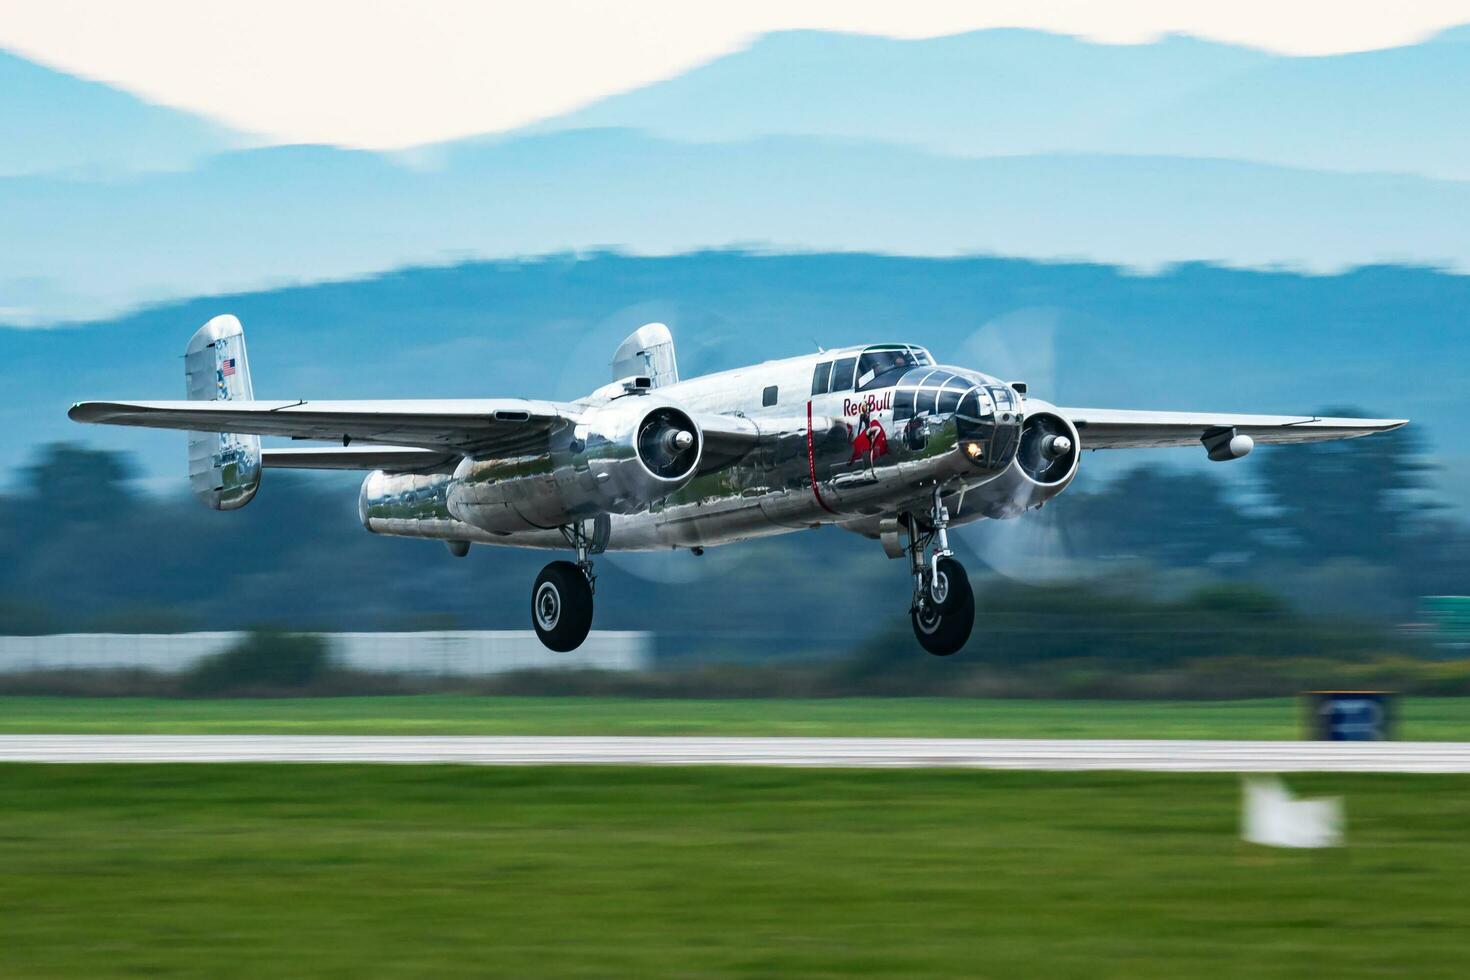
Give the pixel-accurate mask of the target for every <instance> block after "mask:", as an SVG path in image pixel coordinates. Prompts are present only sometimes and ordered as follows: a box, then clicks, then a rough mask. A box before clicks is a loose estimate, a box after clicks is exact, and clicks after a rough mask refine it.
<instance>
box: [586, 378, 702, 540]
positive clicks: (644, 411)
mask: <svg viewBox="0 0 1470 980" xmlns="http://www.w3.org/2000/svg"><path fill="white" fill-rule="evenodd" d="M567 451H568V453H569V454H570V456H571V471H572V473H571V475H572V480H571V486H570V487H568V488H567V489H568V490H569V491H570V492H569V493H567V496H568V497H569V498H570V499H568V500H567V503H568V504H571V505H573V506H579V505H582V504H584V503H592V504H594V505H595V506H596V507H597V508H598V509H600V510H606V511H609V512H611V513H614V514H636V513H638V512H640V511H643V510H647V509H648V507H649V505H650V504H652V503H653V502H654V501H656V500H660V499H662V498H664V497H667V496H668V495H669V494H671V493H673V492H674V491H676V490H679V489H681V488H682V487H684V486H686V485H687V484H688V483H689V481H690V480H692V479H694V475H695V474H696V473H697V472H699V461H700V458H701V457H702V456H703V454H704V433H703V432H702V431H700V428H699V424H698V423H697V422H695V421H694V419H693V418H692V417H691V416H690V415H689V414H688V413H687V412H685V411H684V410H683V409H681V408H679V407H677V406H675V405H671V404H668V403H658V402H652V403H650V400H649V399H647V398H643V397H639V398H629V399H620V400H618V401H616V402H614V403H612V404H610V405H607V406H604V407H602V408H599V409H597V410H595V411H593V412H591V413H589V414H588V415H587V416H586V417H585V418H584V419H583V421H582V422H581V423H580V424H579V425H577V426H576V427H575V428H574V429H573V431H572V440H571V442H570V444H569V445H568V446H567ZM574 488H575V489H574ZM578 490H580V491H585V500H584V499H578V498H582V497H583V496H584V495H583V494H582V493H579V492H577V491H578Z"/></svg>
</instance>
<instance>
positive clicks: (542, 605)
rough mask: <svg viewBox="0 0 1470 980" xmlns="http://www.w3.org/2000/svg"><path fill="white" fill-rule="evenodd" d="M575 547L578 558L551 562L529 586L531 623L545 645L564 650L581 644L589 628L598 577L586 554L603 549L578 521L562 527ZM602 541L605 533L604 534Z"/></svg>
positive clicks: (564, 533) (595, 533)
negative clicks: (593, 595) (594, 586)
mask: <svg viewBox="0 0 1470 980" xmlns="http://www.w3.org/2000/svg"><path fill="white" fill-rule="evenodd" d="M561 533H562V534H563V535H564V536H565V537H566V539H567V543H568V544H570V545H571V546H572V547H573V548H575V549H576V550H577V560H576V561H575V562H570V561H554V562H552V563H551V564H549V565H547V566H546V567H545V568H543V569H541V574H540V575H537V576H536V584H535V585H534V586H532V587H531V625H532V626H534V627H535V628H536V635H537V636H538V637H539V638H540V639H541V642H542V643H543V644H545V645H546V647H547V648H549V649H551V650H555V651H556V652H558V653H567V652H569V651H572V650H575V649H577V647H579V646H581V645H582V641H583V640H585V639H587V634H588V632H590V631H591V629H592V593H593V585H594V583H595V582H596V581H597V576H596V575H593V574H592V559H591V558H590V557H589V556H590V555H592V554H596V553H597V552H599V551H601V550H602V549H601V548H600V547H598V546H597V541H596V536H597V531H596V530H594V532H593V536H592V537H589V536H588V534H587V532H586V530H585V529H584V528H583V527H582V525H580V524H572V525H568V526H567V527H563V528H562V529H561ZM603 540H604V541H605V540H606V538H605V536H604V537H603Z"/></svg>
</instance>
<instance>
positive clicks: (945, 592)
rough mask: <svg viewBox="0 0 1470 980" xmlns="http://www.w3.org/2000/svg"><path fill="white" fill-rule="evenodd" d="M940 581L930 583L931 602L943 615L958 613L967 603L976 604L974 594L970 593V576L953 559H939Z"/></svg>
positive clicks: (938, 577)
mask: <svg viewBox="0 0 1470 980" xmlns="http://www.w3.org/2000/svg"><path fill="white" fill-rule="evenodd" d="M936 578H937V579H938V581H933V582H930V583H929V601H930V602H932V603H933V604H934V608H935V609H937V610H939V612H940V613H942V614H948V613H952V612H958V611H959V610H960V608H961V607H962V606H963V605H964V604H965V603H966V602H969V603H971V604H973V603H974V600H975V597H974V593H972V592H971V591H970V576H968V575H966V574H965V566H963V565H961V564H960V563H959V562H957V561H955V560H954V559H953V558H941V559H939V575H938V576H936Z"/></svg>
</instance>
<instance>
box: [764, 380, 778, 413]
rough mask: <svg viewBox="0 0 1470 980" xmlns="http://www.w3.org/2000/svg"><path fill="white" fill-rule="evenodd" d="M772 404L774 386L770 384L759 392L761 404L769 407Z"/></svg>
mask: <svg viewBox="0 0 1470 980" xmlns="http://www.w3.org/2000/svg"><path fill="white" fill-rule="evenodd" d="M774 404H776V386H775V385H770V386H768V387H767V388H766V390H765V391H763V392H761V405H762V406H764V407H765V408H770V407H771V406H772V405H774Z"/></svg>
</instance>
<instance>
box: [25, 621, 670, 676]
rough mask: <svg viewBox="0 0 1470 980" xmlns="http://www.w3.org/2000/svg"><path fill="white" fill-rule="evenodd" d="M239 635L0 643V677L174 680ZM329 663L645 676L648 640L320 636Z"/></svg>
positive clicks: (390, 669) (405, 670)
mask: <svg viewBox="0 0 1470 980" xmlns="http://www.w3.org/2000/svg"><path fill="white" fill-rule="evenodd" d="M244 635H245V634H243V633H138V634H132V633H62V634H55V635H51V636H0V673H10V674H13V673H18V672H21V671H29V670H98V669H101V670H122V669H141V670H153V671H159V672H161V673H170V674H175V673H180V672H182V671H185V670H188V669H189V668H190V667H192V666H194V664H195V663H197V662H198V661H199V660H201V659H203V658H204V657H208V656H210V655H211V654H216V653H220V652H221V651H224V650H227V649H229V648H230V647H231V646H233V645H234V644H235V643H236V642H238V641H239V640H240V638H241V637H243V636H244ZM322 636H323V637H324V638H325V639H326V640H327V642H328V643H329V644H330V645H331V650H332V653H333V655H334V656H335V657H336V659H337V662H338V663H340V664H341V665H342V666H344V667H348V668H350V669H353V670H365V671H373V672H378V673H387V674H422V675H431V676H450V675H458V676H481V675H485V674H503V673H505V672H507V671H512V670H579V669H580V670H589V669H590V670H619V671H631V670H645V669H647V668H648V667H650V666H651V665H652V662H653V649H652V648H653V643H652V637H651V635H650V634H648V633H644V632H634V631H611V630H599V631H594V632H592V633H591V634H589V635H588V637H587V639H586V641H585V642H584V643H583V644H582V645H581V646H580V647H579V648H577V649H576V650H574V651H572V652H571V653H556V652H555V651H552V650H548V649H546V648H545V647H544V646H542V645H541V641H540V640H538V639H537V638H536V634H535V632H534V631H532V630H508V631H501V632H489V631H477V632H452V633H451V632H437V633H323V634H322Z"/></svg>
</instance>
